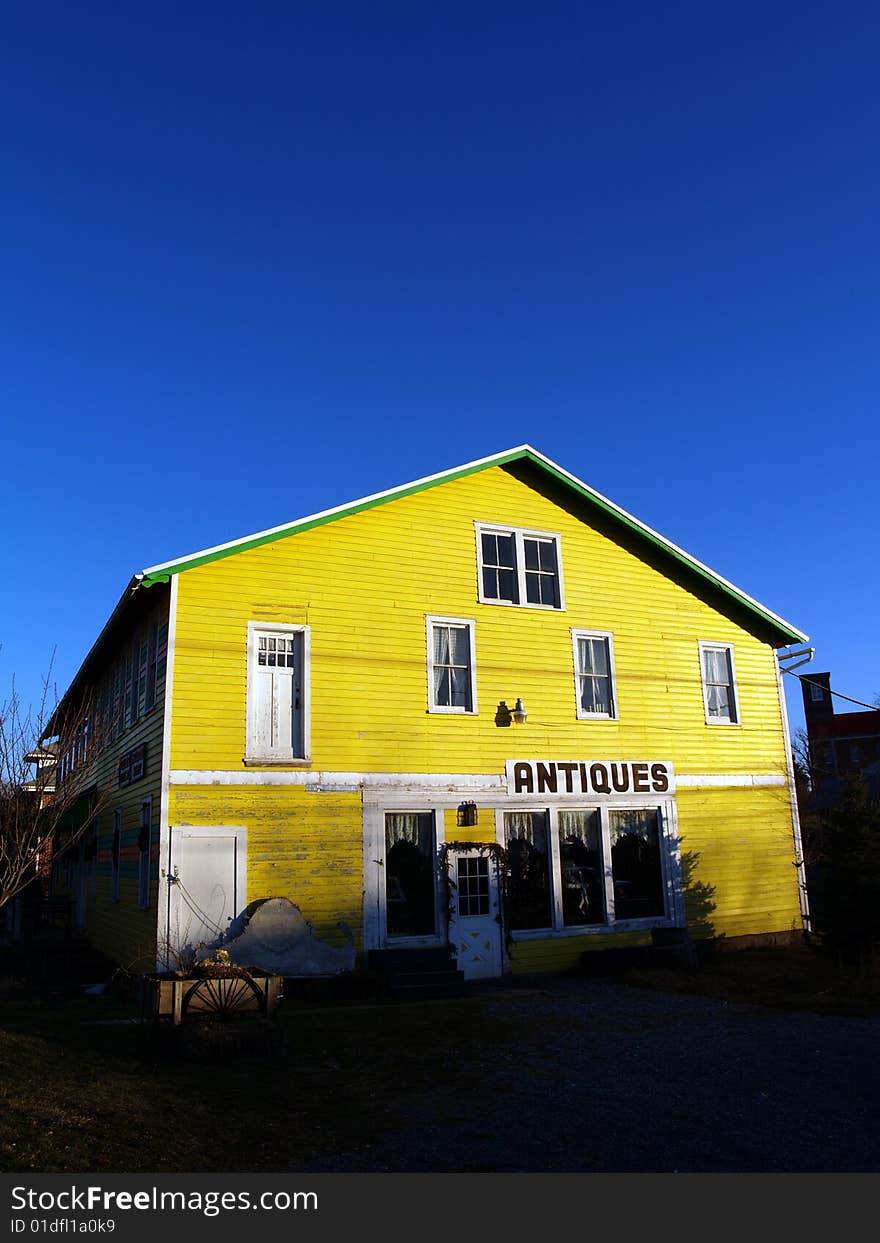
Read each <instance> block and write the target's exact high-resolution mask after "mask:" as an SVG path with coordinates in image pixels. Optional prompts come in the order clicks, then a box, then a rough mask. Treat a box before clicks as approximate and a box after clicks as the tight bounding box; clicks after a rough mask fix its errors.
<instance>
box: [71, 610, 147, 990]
mask: <svg viewBox="0 0 880 1243" xmlns="http://www.w3.org/2000/svg"><path fill="white" fill-rule="evenodd" d="M168 601H169V591H168V589H167V587H161V586H160V587H153V588H150V591H149V594H148V597H147V604H146V606H145V608H144V610H143V612H141V614H140V616H139V617H138V620H137V622H136V623H134V624H132V625H130V626H128V627H124V628H121V629H120V630H119V631H118V632H117V634H116V637H115V641H114V645H113V647H112V648H111V649H110V650H108V651H107V652H105V654H104V657H103V659H102V664H101V666H100V667H99V668H98V670H97V671H96V673H95V675H94V678H93V680H92V683H91V690H92V693H93V695H94V696H95V697H96V699H97V701H98V702H100V698H101V694H102V690H103V687H104V686H105V684H106V679H107V677H108V676H110V675H111V673H112V669H113V666H114V664H115V662H116V661H117V660H118V659H119V658H120V657H121V656H122V655H123V654H126V653H128V652H130V651H131V648H132V645H133V644H134V642H135V640H136V638H137V639H144V638H145V637H146V636H147V635H148V633H149V629H150V627H151V626H152V625H154V624H155V625H156V628H157V629H158V630H159V632H160V634H162V635H164V634H165V633H166V631H167V626H168ZM165 682H166V668H165V667H162V666H160V668H159V670H158V677H157V681H156V698H155V703H154V704H153V706H152V707H151V708H149V709H147V707H146V687H145V686H143V685H142V686H141V688H140V695H139V712H138V719H137V721H136V723H135V724H134V725H131V724H130V723H129V720H126V723H125V729H124V731H123V733H122V734H121V735H120V736H118V737H117V736H116V732H115V729H113V730H112V731H110V734H109V735H108V737H107V739H106V743H105V746H104V747H103V748H102V750H101V753H100V755H99V756H98V757H97V758H96V759H95V761H94V772H95V781H96V783H97V785H98V787H99V789H100V791H101V794H100V811H99V815H98V817H97V822H98V833H97V855H96V857H95V858H94V860H87V861H86V862H85V864H84V866H85V868H86V870H87V878H86V893H87V900H86V925H85V932H86V934H87V935H88V937H89V939H90V941H91V942H92V944H94V945H95V946H96V948H98V949H100V950H101V951H102V952H104V953H106V954H107V955H108V956H109V957H110V958H112V959H114V960H115V961H116V962H118V963H120V964H121V965H123V966H124V967H126V968H129V969H131V970H135V971H144V970H149V969H151V968H152V967H153V966H154V964H155V958H156V915H157V904H158V878H159V831H160V823H159V817H160V794H161V788H162V743H163V718H164V705H165ZM141 744H145V745H146V771H145V775H144V777H143V778H142V779H141V780H139V781H135V782H132V783H131V784H129V785H124V786H122V787H120V785H119V760H120V757H121V756H122V755H123V754H125V753H126V752H128V751H130V750H132V749H133V748H134V747H138V746H140V745H141ZM148 797H151V798H152V809H151V821H152V824H151V845H150V871H151V875H150V905H149V907H147V908H145V909H141V908H140V907H139V906H138V837H139V832H140V825H141V805H142V802H143V800H144V799H145V798H148ZM117 808H118V809H119V810H120V811H121V813H122V822H121V838H120V846H121V849H120V870H119V896H118V899H117V900H114V899H113V897H112V895H111V852H112V843H113V825H114V815H113V813H114V811H115V810H116V809H117ZM89 838H91V830H89V834H88V838H86V839H84V841H83V845H84V846H85V845H86V842H87V841H88V840H89ZM77 866H78V865H77ZM59 888H60V881H59ZM70 893H71V897H74V896H75V893H76V876H75V875H74V880H73V884H72V885H71V888H70Z"/></svg>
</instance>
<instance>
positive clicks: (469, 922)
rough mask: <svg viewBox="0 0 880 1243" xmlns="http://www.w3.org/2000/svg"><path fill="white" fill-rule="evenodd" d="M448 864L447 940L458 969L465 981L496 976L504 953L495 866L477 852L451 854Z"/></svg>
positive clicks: (491, 859)
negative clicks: (454, 952)
mask: <svg viewBox="0 0 880 1243" xmlns="http://www.w3.org/2000/svg"><path fill="white" fill-rule="evenodd" d="M448 863H449V869H450V880H451V882H452V910H451V912H450V918H449V940H450V943H451V944H452V945H453V946H454V947H455V950H456V954H457V956H458V967H459V970H461V971H463V972H464V976H465V979H468V980H478V979H488V978H491V977H494V976H498V975H500V974H501V970H502V966H503V952H502V944H501V924H500V922H499V912H500V903H499V891H498V867H497V864H496V862H495V860H494V859H493V858H491V857H490V856H489V855H488V854H480V853H479V852H478V851H476V850H471V851H450V854H449V860H448Z"/></svg>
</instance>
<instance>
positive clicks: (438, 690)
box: [426, 617, 477, 713]
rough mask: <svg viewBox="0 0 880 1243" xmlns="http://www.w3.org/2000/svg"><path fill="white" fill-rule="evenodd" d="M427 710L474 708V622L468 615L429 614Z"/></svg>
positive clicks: (448, 710) (475, 708)
mask: <svg viewBox="0 0 880 1243" xmlns="http://www.w3.org/2000/svg"><path fill="white" fill-rule="evenodd" d="M426 624H427V641H428V711H429V712H458V713H463V712H469V713H474V712H476V711H477V686H476V677H475V668H476V662H475V655H474V629H475V627H474V622H473V620H472V619H470V618H467V617H428V618H426Z"/></svg>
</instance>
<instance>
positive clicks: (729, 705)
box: [700, 640, 739, 725]
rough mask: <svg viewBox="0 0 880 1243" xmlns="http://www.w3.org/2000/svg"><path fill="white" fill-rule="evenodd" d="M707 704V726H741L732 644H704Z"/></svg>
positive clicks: (703, 656) (704, 682)
mask: <svg viewBox="0 0 880 1243" xmlns="http://www.w3.org/2000/svg"><path fill="white" fill-rule="evenodd" d="M700 664H701V669H702V674H703V704H704V707H705V710H706V724H707V725H738V724H739V707H738V704H737V694H736V674H735V672H734V667H733V644H732V643H708V642H705V641H703V640H701V641H700Z"/></svg>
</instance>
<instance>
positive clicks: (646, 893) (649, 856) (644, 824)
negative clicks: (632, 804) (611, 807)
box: [608, 808, 664, 919]
mask: <svg viewBox="0 0 880 1243" xmlns="http://www.w3.org/2000/svg"><path fill="white" fill-rule="evenodd" d="M608 820H609V835H610V843H611V873H612V877H613V880H614V917H615V919H644V918H646V917H648V916H651V915H662V914H663V913H664V908H663V873H662V869H661V865H660V834H659V826H658V817H657V812H656V811H655V810H654V808H648V809H646V810H644V811H611V812H609V815H608Z"/></svg>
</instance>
